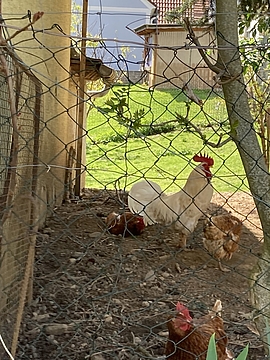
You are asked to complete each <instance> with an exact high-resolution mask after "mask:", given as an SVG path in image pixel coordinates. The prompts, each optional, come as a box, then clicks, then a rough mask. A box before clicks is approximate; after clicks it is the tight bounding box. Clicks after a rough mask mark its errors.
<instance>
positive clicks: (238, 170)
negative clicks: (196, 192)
mask: <svg viewBox="0 0 270 360" xmlns="http://www.w3.org/2000/svg"><path fill="white" fill-rule="evenodd" d="M121 88H124V87H123V86H121ZM125 90H126V91H127V99H128V103H127V107H124V110H123V117H124V118H126V119H132V118H133V117H134V116H133V115H134V113H135V112H136V111H139V110H141V109H144V114H143V116H142V118H141V119H139V121H140V124H141V126H140V127H139V128H137V129H134V128H132V127H131V126H129V124H128V123H124V124H121V123H119V119H118V120H117V116H116V113H113V112H109V113H108V112H106V111H104V109H106V107H108V106H107V105H105V102H106V101H107V100H108V99H110V98H113V99H117V96H118V90H117V87H115V88H114V89H113V91H111V92H110V93H109V95H108V96H106V97H105V98H101V99H98V101H97V102H96V103H95V106H96V107H95V108H93V109H92V110H91V111H90V114H89V117H88V124H87V131H88V133H87V159H86V161H87V176H86V186H87V187H94V188H102V189H104V188H108V189H113V188H114V186H115V182H116V181H118V186H120V187H121V188H127V189H129V188H130V187H131V185H132V183H134V182H136V181H138V180H140V179H141V178H147V179H151V180H154V181H156V182H158V183H159V184H160V186H161V187H162V188H163V189H166V190H167V191H168V192H170V191H176V190H178V189H179V186H182V185H183V184H184V182H185V181H186V179H187V176H188V175H189V173H190V172H191V170H192V167H194V166H195V165H196V163H194V162H193V161H192V157H193V155H194V154H195V153H197V152H200V151H202V152H207V153H208V154H209V155H211V156H212V157H213V158H214V160H215V165H214V167H213V169H212V171H213V174H214V178H213V186H214V188H215V189H216V190H217V191H220V192H221V191H230V192H232V191H236V190H238V189H241V190H248V188H247V181H246V177H245V175H244V170H243V167H242V162H241V160H240V157H239V155H238V151H237V149H236V146H235V145H234V143H233V142H229V143H227V144H226V145H225V146H223V147H221V148H212V147H209V146H206V145H204V144H203V140H202V139H201V137H200V136H198V134H196V133H195V132H194V131H193V130H192V129H190V130H189V131H188V130H187V128H186V126H185V125H183V124H181V123H177V122H173V123H172V127H171V128H170V127H169V128H168V127H166V126H165V125H164V123H165V122H168V121H172V120H175V119H176V116H175V113H178V114H180V115H181V116H182V117H186V114H187V106H186V101H187V98H186V97H185V95H184V94H182V93H180V92H179V90H155V91H152V92H149V90H148V88H147V87H143V86H133V87H125ZM115 92H116V93H115ZM196 94H197V96H199V98H200V99H202V100H203V102H204V105H203V107H202V108H201V107H200V106H198V105H196V104H194V103H192V104H191V105H190V109H189V114H188V120H189V121H190V122H192V124H195V125H196V126H197V127H198V128H199V129H200V130H201V131H202V132H203V134H204V136H205V137H206V138H207V139H209V140H210V141H211V142H213V143H217V141H218V139H219V135H220V134H221V133H223V134H224V139H226V137H228V135H226V132H228V131H229V126H228V120H227V115H226V109H225V103H224V100H223V99H222V97H221V96H220V94H213V93H212V94H209V93H208V92H207V91H197V92H196ZM115 101H117V100H115ZM134 124H135V123H134ZM158 124H161V125H160V126H161V129H164V131H166V132H163V133H157V134H155V135H145V133H146V132H147V131H148V132H149V131H153V129H154V130H155V131H156V129H157V125H158ZM210 125H211V127H210ZM170 126H171V124H170ZM145 130H146V132H145ZM158 131H159V132H160V129H159V130H158Z"/></svg>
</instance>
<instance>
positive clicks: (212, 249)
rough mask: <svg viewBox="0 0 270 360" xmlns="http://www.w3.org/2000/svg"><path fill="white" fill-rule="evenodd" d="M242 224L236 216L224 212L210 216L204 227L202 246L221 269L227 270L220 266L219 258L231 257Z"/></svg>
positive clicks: (235, 247)
mask: <svg viewBox="0 0 270 360" xmlns="http://www.w3.org/2000/svg"><path fill="white" fill-rule="evenodd" d="M242 226H243V224H242V221H240V220H239V219H238V218H237V217H235V216H233V215H231V214H226V215H217V216H212V217H211V218H210V219H209V220H208V221H207V223H206V225H205V227H204V230H203V232H204V237H203V244H204V247H205V248H206V250H208V251H209V253H210V254H211V255H213V256H214V257H215V258H216V259H217V260H218V266H219V268H220V270H221V271H229V270H228V269H225V268H223V267H222V265H221V262H220V260H221V259H227V260H228V259H231V257H232V255H233V253H234V252H236V251H237V250H238V248H239V241H240V235H241V231H242Z"/></svg>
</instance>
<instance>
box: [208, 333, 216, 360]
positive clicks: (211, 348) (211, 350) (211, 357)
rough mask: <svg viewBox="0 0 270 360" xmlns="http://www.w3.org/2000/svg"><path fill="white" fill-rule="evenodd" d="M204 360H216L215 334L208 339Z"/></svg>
mask: <svg viewBox="0 0 270 360" xmlns="http://www.w3.org/2000/svg"><path fill="white" fill-rule="evenodd" d="M206 360H217V348H216V342H215V334H213V335H212V336H211V338H210V341H209V345H208V350H207V356H206Z"/></svg>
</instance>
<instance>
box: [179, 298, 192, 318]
mask: <svg viewBox="0 0 270 360" xmlns="http://www.w3.org/2000/svg"><path fill="white" fill-rule="evenodd" d="M176 311H177V312H180V313H182V314H183V315H184V317H185V318H186V319H187V320H189V321H190V320H192V317H191V316H190V313H189V310H188V308H187V307H186V306H185V305H183V304H182V303H180V302H179V301H178V302H177V304H176Z"/></svg>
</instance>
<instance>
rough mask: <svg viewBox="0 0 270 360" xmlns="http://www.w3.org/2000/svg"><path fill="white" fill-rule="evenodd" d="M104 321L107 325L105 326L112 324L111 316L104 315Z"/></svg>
mask: <svg viewBox="0 0 270 360" xmlns="http://www.w3.org/2000/svg"><path fill="white" fill-rule="evenodd" d="M104 321H105V323H107V324H110V323H112V321H113V317H112V315H109V314H106V315H104Z"/></svg>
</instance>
